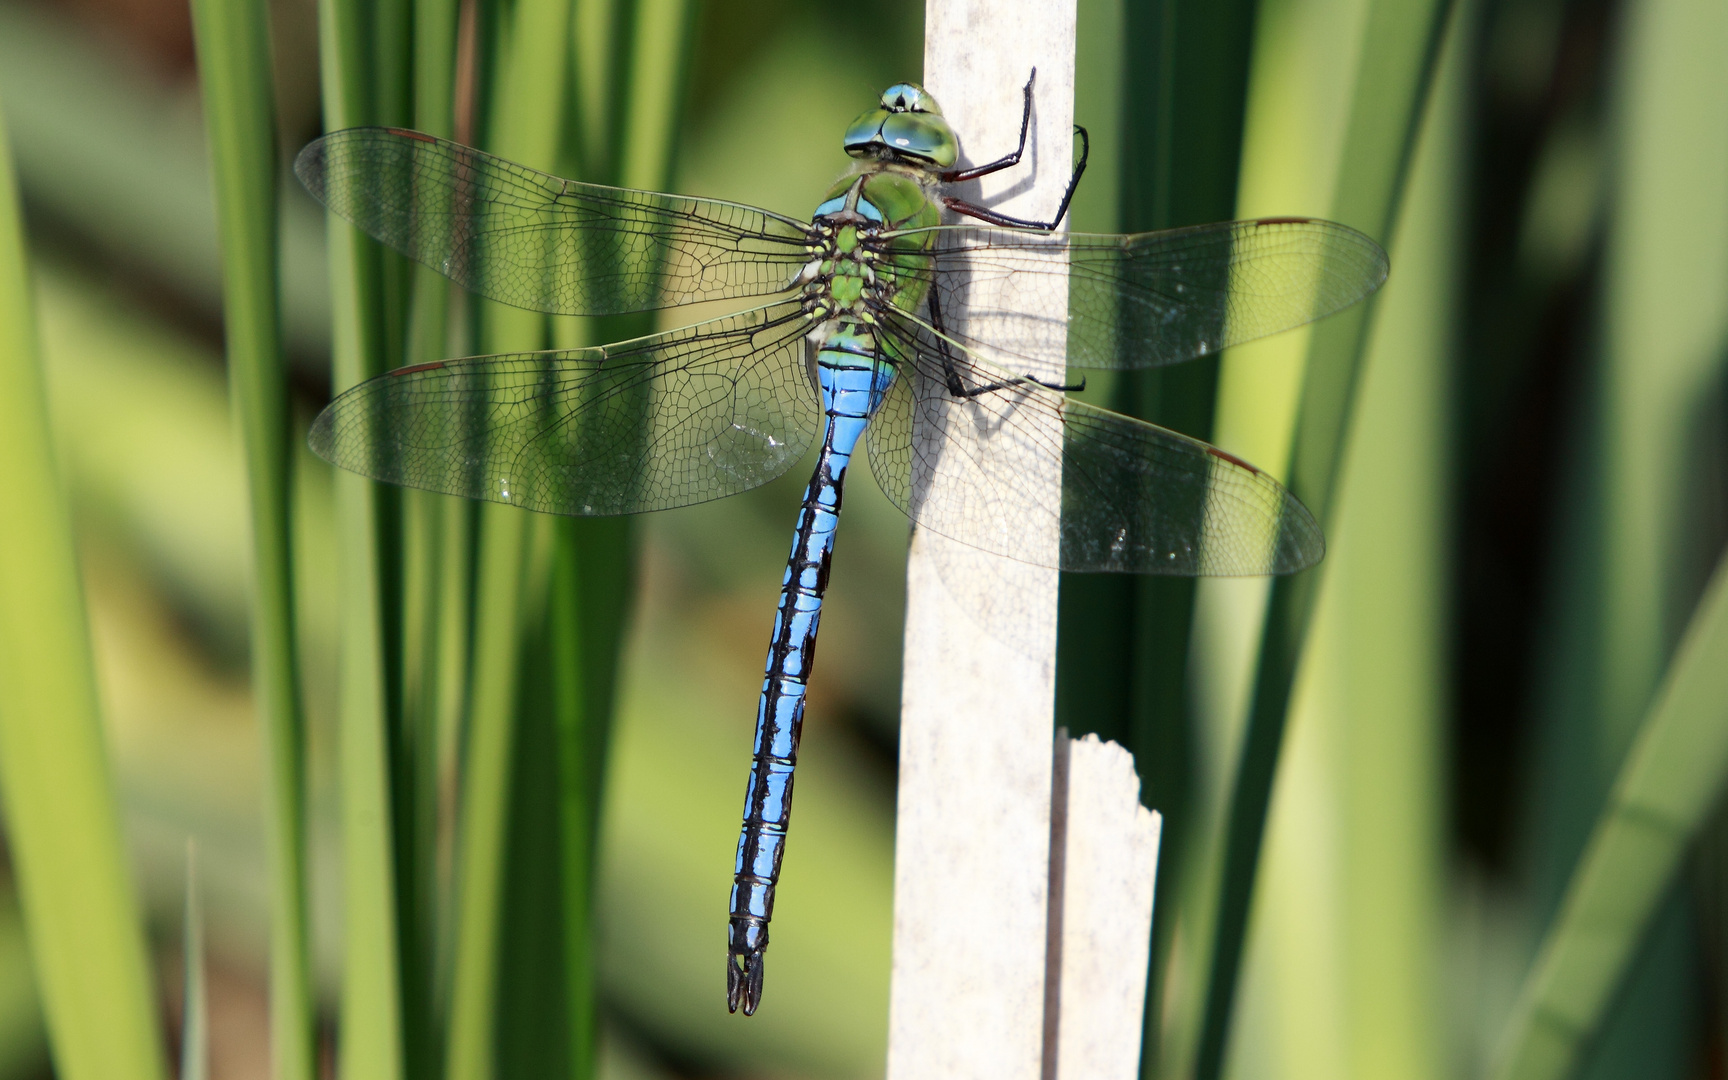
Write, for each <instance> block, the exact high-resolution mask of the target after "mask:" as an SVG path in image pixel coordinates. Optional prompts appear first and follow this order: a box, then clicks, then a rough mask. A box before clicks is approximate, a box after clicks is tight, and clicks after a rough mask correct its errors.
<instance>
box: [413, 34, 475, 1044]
mask: <svg viewBox="0 0 1728 1080" xmlns="http://www.w3.org/2000/svg"><path fill="white" fill-rule="evenodd" d="M456 35H457V5H456V2H455V0H418V2H416V3H414V5H413V56H412V68H413V72H412V81H413V90H412V96H413V101H414V116H413V126H414V127H415V128H416V129H418V130H420V131H425V132H428V133H430V134H433V135H438V136H440V137H442V138H450V137H451V136H452V135H453V134H454V130H453V129H454V126H455V106H456V89H455V82H456ZM405 269H406V272H407V285H408V289H409V297H408V305H409V306H408V313H407V329H406V339H405V340H406V345H405V352H404V355H403V362H404V363H410V364H412V363H429V362H432V361H435V360H440V359H443V358H444V357H446V356H448V355H450V350H449V348H448V338H449V330H450V317H451V303H450V299H451V286H450V282H449V280H448V279H447V278H445V277H443V276H442V275H441V274H439V273H438V272H437V271H435V270H433V269H431V268H430V267H427V266H421V265H418V264H415V265H412V266H408V267H406V268H405ZM401 507H402V553H403V555H402V613H401V614H402V675H401V679H402V709H401V717H402V719H401V725H400V728H399V730H398V746H397V748H396V754H397V763H398V767H397V771H396V783H397V784H398V786H399V787H400V789H401V790H399V791H398V793H397V802H396V805H397V808H398V811H399V812H400V813H401V815H402V820H401V821H400V822H399V823H398V829H397V834H396V835H397V838H398V841H399V846H398V851H397V858H398V866H399V867H400V872H399V875H398V880H397V886H398V888H399V889H400V896H401V905H400V910H401V919H402V924H403V926H402V942H403V945H402V962H403V968H402V985H403V995H404V1004H403V1017H404V1019H403V1035H404V1042H405V1044H406V1053H407V1070H408V1075H409V1076H411V1077H416V1078H419V1077H426V1078H430V1077H436V1076H441V1075H443V1072H444V1063H443V1051H444V1040H443V1037H442V1032H441V1028H440V1024H439V1017H440V1016H441V1015H442V1011H443V1008H444V1005H445V999H446V996H447V995H446V993H445V991H446V987H445V986H444V985H443V980H444V978H445V977H446V976H447V975H448V974H449V965H448V962H447V957H446V956H445V955H444V953H445V949H444V945H445V944H446V943H447V940H448V935H447V934H446V933H445V932H444V930H443V927H442V921H443V918H444V916H445V915H446V914H447V912H446V910H445V908H446V907H447V905H446V904H445V903H444V902H443V899H444V893H443V891H442V887H443V885H444V883H445V875H444V874H443V873H442V872H441V871H442V867H441V865H440V863H441V860H442V857H443V855H444V849H443V848H442V846H441V842H440V813H439V802H440V792H441V790H442V788H441V783H442V776H443V774H444V770H445V769H446V768H447V767H451V766H452V765H453V762H451V761H450V760H449V754H448V751H449V744H450V739H449V738H448V736H449V735H450V734H453V733H454V731H455V730H456V729H457V728H458V727H459V726H460V716H461V710H462V707H463V694H464V693H465V688H466V675H467V666H468V664H467V660H468V658H467V651H468V644H467V637H468V619H469V581H468V565H467V564H468V555H469V551H468V543H467V531H466V528H465V526H466V523H467V521H468V516H469V515H468V512H467V508H466V506H465V504H464V503H463V502H462V501H461V500H458V499H452V498H450V497H449V496H446V495H440V494H438V493H436V492H430V491H404V492H402V494H401Z"/></svg>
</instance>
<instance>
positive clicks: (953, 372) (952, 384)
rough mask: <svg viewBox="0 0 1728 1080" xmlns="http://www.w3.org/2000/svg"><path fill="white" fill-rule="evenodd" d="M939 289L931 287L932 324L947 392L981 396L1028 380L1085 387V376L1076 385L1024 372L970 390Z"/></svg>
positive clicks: (1047, 386) (1059, 387) (1056, 386)
mask: <svg viewBox="0 0 1728 1080" xmlns="http://www.w3.org/2000/svg"><path fill="white" fill-rule="evenodd" d="M939 292H940V286H939V285H936V284H932V285H931V286H930V325H931V326H932V327H934V328H935V329H936V352H937V354H938V355H939V356H941V357H942V381H943V382H944V383H945V384H946V385H947V387H948V392H949V393H950V394H952V395H953V396H955V397H957V398H960V399H962V400H971V399H972V398H975V397H982V396H983V395H985V394H992V393H995V392H996V391H998V390H1010V389H1012V388H1014V387H1016V386H1025V385H1027V384H1028V383H1030V384H1031V385H1033V386H1042V387H1043V388H1044V389H1046V390H1064V391H1067V390H1084V389H1086V380H1085V379H1081V380H1080V381H1079V382H1078V383H1074V384H1070V383H1048V382H1045V381H1044V380H1043V379H1034V378H1033V377H1032V376H1030V375H1022V376H1020V377H1019V378H1018V379H1009V380H1007V381H1006V382H995V383H991V384H990V385H988V386H978V387H973V388H971V389H968V388H967V387H966V383H965V381H964V380H963V379H961V378H960V367H959V365H958V364H956V363H954V354H953V353H951V352H949V351H948V338H947V336H946V335H947V333H948V330H947V328H946V327H944V326H943V325H942V305H941V301H939V300H938V299H937V294H938V293H939Z"/></svg>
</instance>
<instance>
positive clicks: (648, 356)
mask: <svg viewBox="0 0 1728 1080" xmlns="http://www.w3.org/2000/svg"><path fill="white" fill-rule="evenodd" d="M808 325H809V320H808V319H807V318H806V317H805V316H804V314H803V313H802V311H801V310H800V309H799V307H798V305H796V304H785V303H783V304H776V305H772V306H769V307H764V308H757V309H755V310H752V311H746V312H741V313H739V314H737V315H732V316H729V317H727V318H724V319H717V320H715V321H713V322H707V323H701V324H698V325H696V326H689V327H685V328H683V329H681V330H673V331H669V332H667V333H664V334H656V335H654V336H652V337H645V338H638V339H637V340H635V341H626V342H621V343H619V344H616V345H607V346H602V347H598V348H592V349H579V350H575V351H566V352H537V353H516V354H511V355H501V356H476V357H471V358H469V359H466V360H445V361H440V362H438V363H432V364H420V365H417V366H414V367H407V368H401V369H399V370H397V371H393V372H390V373H388V374H385V375H381V376H379V377H378V378H375V379H370V380H368V381H367V382H364V383H361V384H360V385H359V386H356V387H354V388H353V389H351V390H349V391H348V392H346V393H344V394H342V395H341V396H340V397H338V398H337V399H336V400H335V401H333V402H331V403H330V405H329V407H328V408H326V409H325V410H324V411H323V412H322V413H320V414H319V416H318V419H317V420H316V421H314V422H313V425H312V431H311V436H310V441H311V444H312V449H313V450H315V451H316V452H317V453H318V454H319V455H320V456H321V457H324V458H326V459H328V460H329V461H331V462H333V463H335V464H337V465H340V466H342V467H343V468H345V469H351V470H353V471H354V472H358V473H362V474H364V475H366V476H370V477H372V478H373V479H375V480H383V481H387V482H389V483H392V484H403V485H405V486H408V487H417V488H426V489H429V490H432V491H442V492H445V493H447V494H450V495H463V496H466V497H468V498H471V499H489V500H491V501H493V502H504V503H510V504H511V505H514V506H525V507H528V508H529V509H532V510H542V511H546V512H549V513H555V514H580V515H596V514H632V513H637V512H640V511H644V510H665V509H668V508H670V507H674V506H687V505H689V504H691V503H699V502H705V501H707V500H709V499H718V498H720V497H722V496H725V495H731V494H734V493H736V492H740V491H746V490H748V489H750V488H753V487H757V486H758V485H761V484H764V483H767V482H768V481H769V480H772V479H773V478H775V477H776V476H779V475H780V474H781V473H783V472H785V471H786V470H787V469H788V468H790V467H791V465H792V464H793V463H794V462H796V461H797V460H798V458H799V457H800V456H801V455H802V454H803V453H804V451H805V450H806V449H808V448H809V446H810V443H811V441H812V440H813V439H814V438H815V435H816V431H817V428H818V425H819V423H820V420H821V412H820V410H819V409H818V407H817V404H816V400H815V394H814V391H813V390H812V388H811V386H810V377H809V374H808V372H807V369H806V366H805V363H804V339H803V335H804V333H805V331H806V329H807V328H808Z"/></svg>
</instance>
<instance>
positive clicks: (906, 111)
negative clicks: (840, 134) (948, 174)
mask: <svg viewBox="0 0 1728 1080" xmlns="http://www.w3.org/2000/svg"><path fill="white" fill-rule="evenodd" d="M843 144H844V146H845V147H846V152H847V153H848V154H851V155H852V156H853V157H855V158H886V159H889V160H896V161H904V162H906V163H908V164H911V165H918V166H922V167H925V168H933V169H951V168H953V167H954V161H955V159H956V158H958V157H959V156H960V143H959V140H958V139H956V138H955V137H954V129H953V128H951V127H949V126H948V121H947V120H945V119H944V118H943V116H942V107H941V106H940V105H938V104H936V99H935V98H933V97H931V96H930V94H929V93H928V92H927V91H926V90H925V89H924V88H923V87H922V86H919V85H917V84H916V83H895V84H894V85H893V86H890V87H889V88H888V89H886V90H884V91H882V100H881V101H880V102H878V103H877V105H876V107H875V108H874V109H871V110H869V111H868V112H866V113H864V114H863V115H862V116H860V117H858V119H856V120H854V121H852V126H851V127H849V128H847V129H846V138H845V139H844V140H843Z"/></svg>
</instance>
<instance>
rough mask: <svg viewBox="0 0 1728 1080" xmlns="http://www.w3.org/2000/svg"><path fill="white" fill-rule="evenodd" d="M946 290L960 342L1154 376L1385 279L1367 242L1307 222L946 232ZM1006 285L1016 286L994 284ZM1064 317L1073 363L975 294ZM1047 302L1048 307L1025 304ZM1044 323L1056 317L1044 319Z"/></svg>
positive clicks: (1039, 328)
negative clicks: (1005, 283) (1112, 231)
mask: <svg viewBox="0 0 1728 1080" xmlns="http://www.w3.org/2000/svg"><path fill="white" fill-rule="evenodd" d="M935 231H936V232H937V233H938V234H939V236H938V239H937V252H938V254H937V257H936V270H935V271H934V274H935V287H936V288H937V289H938V290H940V295H939V297H938V299H939V301H940V304H941V308H942V310H943V312H944V313H951V314H950V315H949V318H950V321H951V323H952V325H951V327H950V330H951V332H952V334H953V335H954V336H955V337H957V338H958V339H959V340H960V341H962V342H964V343H967V344H974V343H976V344H981V345H987V346H990V347H993V348H994V349H996V350H999V351H1000V352H1002V353H1005V354H1010V355H1012V356H1019V357H1024V358H1028V359H1031V360H1033V361H1044V362H1046V363H1065V364H1066V365H1067V366H1068V367H1080V368H1145V367H1156V366H1158V365H1162V364H1172V363H1177V362H1179V361H1182V360H1189V359H1192V358H1194V357H1197V356H1204V355H1207V354H1209V353H1215V352H1217V351H1219V350H1220V349H1224V348H1228V347H1229V346H1231V345H1238V344H1241V343H1242V342H1245V341H1253V340H1255V339H1257V338H1262V337H1266V336H1268V335H1270V334H1276V333H1278V332H1279V331H1281V330H1289V329H1291V328H1292V327H1297V326H1301V325H1303V324H1304V323H1309V322H1312V321H1314V320H1315V319H1319V318H1323V317H1325V316H1327V315H1330V314H1332V313H1333V312H1336V311H1339V310H1341V309H1343V308H1346V307H1349V306H1350V305H1351V304H1354V303H1356V302H1357V301H1359V300H1361V299H1363V298H1364V297H1366V296H1368V295H1369V294H1370V293H1372V292H1373V291H1374V290H1375V289H1377V288H1379V287H1380V284H1381V282H1383V281H1385V280H1386V270H1387V263H1386V253H1385V252H1384V251H1382V250H1381V249H1380V246H1379V245H1378V244H1376V243H1375V242H1374V241H1373V240H1371V239H1369V238H1368V237H1367V236H1365V235H1363V234H1362V233H1359V232H1357V231H1356V230H1354V229H1351V228H1347V227H1345V226H1343V225H1339V224H1337V223H1336V222H1331V221H1318V220H1314V219H1310V218H1300V219H1298V218H1284V219H1267V220H1263V221H1226V222H1219V223H1217V224H1213V225H1199V226H1195V227H1193V228H1187V229H1171V230H1168V231H1165V232H1155V233H1139V234H1136V235H1132V236H1093V235H1087V234H1083V233H1047V232H1039V231H1036V230H1031V229H999V228H994V227H985V226H972V225H959V226H945V227H942V228H940V229H937V230H935ZM1002 278H1011V279H1012V288H1011V289H1007V290H1004V289H998V288H991V287H987V286H988V285H990V284H991V283H993V282H996V281H998V280H999V279H1002ZM990 295H998V296H1000V295H1012V296H1014V297H1015V298H1016V299H1017V300H1018V301H1020V302H1022V303H1025V306H1026V307H1027V308H1031V309H1035V310H1043V311H1063V310H1066V312H1067V313H1068V314H1067V323H1068V334H1067V346H1066V353H1065V354H1064V355H1057V356H1052V355H1050V352H1051V346H1050V344H1049V342H1051V341H1052V340H1060V338H1059V337H1053V336H1052V334H1051V333H1050V330H1049V328H1048V327H1046V326H1044V325H1042V322H1041V321H1040V320H1039V319H1037V318H1034V317H1032V316H1028V315H1026V314H1024V313H1023V311H1022V310H1000V309H996V308H993V307H992V306H991V305H990V304H989V302H988V301H984V302H983V303H979V302H977V299H976V298H978V297H982V296H990ZM1028 298H1030V299H1031V300H1033V301H1037V300H1042V301H1043V302H1042V303H1036V302H1031V303H1027V302H1026V301H1027V300H1028ZM1045 321H1047V320H1045Z"/></svg>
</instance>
